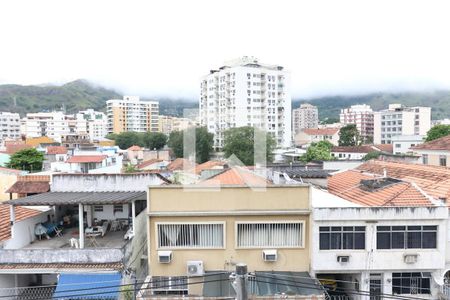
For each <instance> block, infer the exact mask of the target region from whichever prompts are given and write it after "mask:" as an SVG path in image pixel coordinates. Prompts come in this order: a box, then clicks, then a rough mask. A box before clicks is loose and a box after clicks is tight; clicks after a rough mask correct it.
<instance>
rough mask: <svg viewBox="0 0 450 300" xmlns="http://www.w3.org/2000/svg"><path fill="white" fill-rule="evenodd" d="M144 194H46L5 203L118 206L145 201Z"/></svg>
mask: <svg viewBox="0 0 450 300" xmlns="http://www.w3.org/2000/svg"><path fill="white" fill-rule="evenodd" d="M146 195H147V193H146V192H48V193H43V194H38V195H33V196H29V197H24V198H19V199H14V200H10V201H7V203H9V204H12V205H24V206H27V205H28V206H30V205H36V206H40V205H71V204H79V203H81V204H90V205H95V204H116V203H117V204H120V203H128V202H131V201H133V200H145V199H147V196H146Z"/></svg>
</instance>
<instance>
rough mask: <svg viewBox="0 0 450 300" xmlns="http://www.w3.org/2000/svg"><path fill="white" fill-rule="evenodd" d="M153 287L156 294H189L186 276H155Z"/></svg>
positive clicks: (152, 282)
mask: <svg viewBox="0 0 450 300" xmlns="http://www.w3.org/2000/svg"><path fill="white" fill-rule="evenodd" d="M151 289H152V290H153V293H154V294H155V295H187V294H188V278H187V277H186V276H172V277H165V276H153V277H152V281H151Z"/></svg>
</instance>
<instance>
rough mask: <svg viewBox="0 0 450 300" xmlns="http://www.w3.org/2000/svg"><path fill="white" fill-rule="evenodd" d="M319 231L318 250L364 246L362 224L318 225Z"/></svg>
mask: <svg viewBox="0 0 450 300" xmlns="http://www.w3.org/2000/svg"><path fill="white" fill-rule="evenodd" d="M319 232H320V233H319V235H320V237H319V248H320V250H330V249H365V248H366V227H364V226H344V227H342V226H332V227H328V226H326V227H320V228H319Z"/></svg>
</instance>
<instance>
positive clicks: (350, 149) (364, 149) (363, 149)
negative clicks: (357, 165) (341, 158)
mask: <svg viewBox="0 0 450 300" xmlns="http://www.w3.org/2000/svg"><path fill="white" fill-rule="evenodd" d="M373 151H376V150H375V149H373V148H372V146H369V145H363V146H334V147H333V148H331V152H342V153H369V152H373Z"/></svg>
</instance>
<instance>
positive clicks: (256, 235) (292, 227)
mask: <svg viewBox="0 0 450 300" xmlns="http://www.w3.org/2000/svg"><path fill="white" fill-rule="evenodd" d="M303 226H304V225H303V222H300V221H293V222H268V223H237V247H238V248H283V247H284V248H289V247H303Z"/></svg>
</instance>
